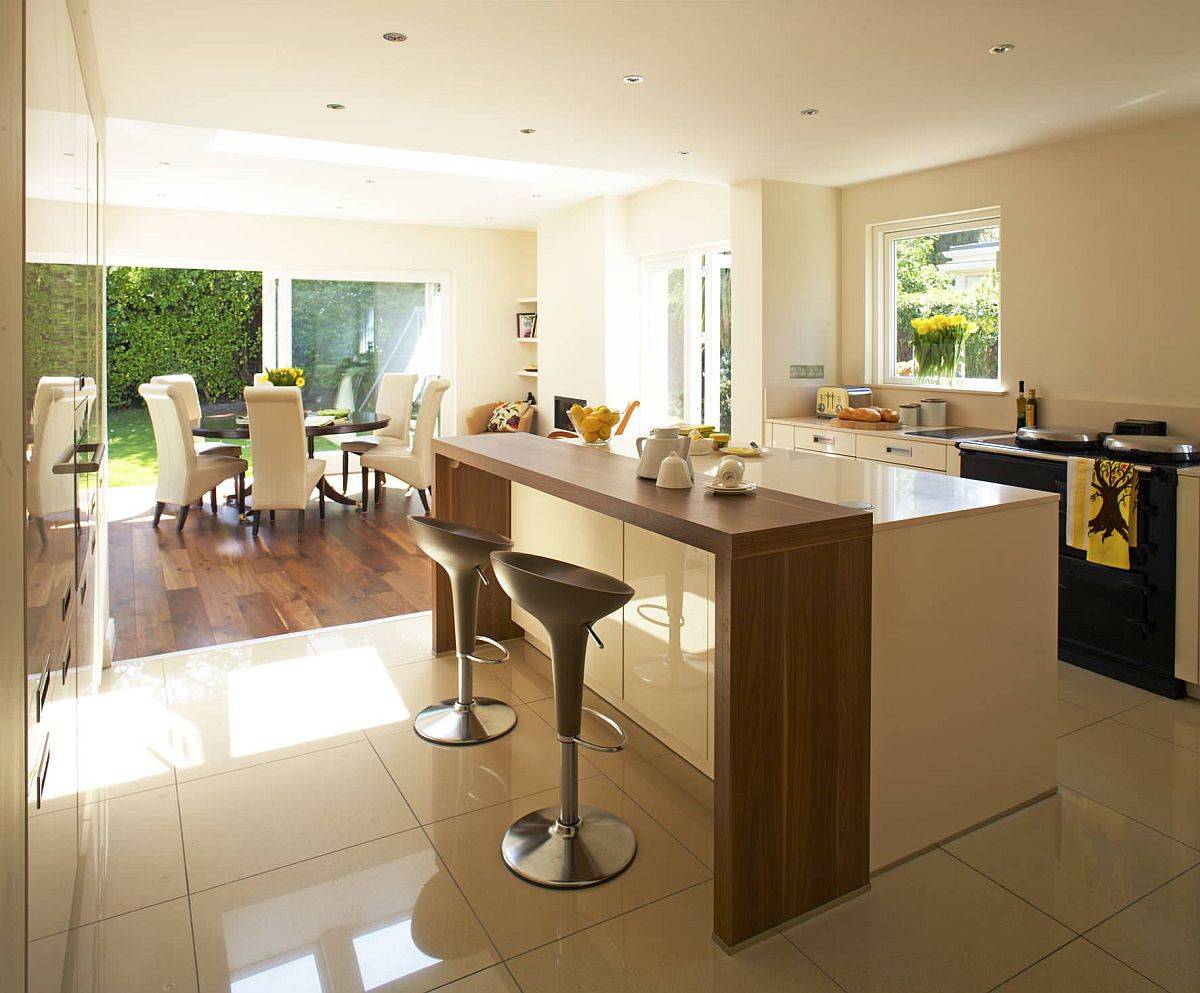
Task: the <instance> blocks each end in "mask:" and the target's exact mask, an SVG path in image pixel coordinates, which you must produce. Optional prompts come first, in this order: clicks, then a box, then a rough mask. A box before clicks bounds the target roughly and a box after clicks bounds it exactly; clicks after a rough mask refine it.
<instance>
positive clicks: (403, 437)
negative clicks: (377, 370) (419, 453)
mask: <svg viewBox="0 0 1200 993" xmlns="http://www.w3.org/2000/svg"><path fill="white" fill-rule="evenodd" d="M416 388H417V377H416V376H415V375H414V374H412V373H407V372H385V373H384V374H383V378H382V379H381V380H380V382H379V393H378V394H377V395H376V398H375V413H377V414H386V415H387V416H388V417H390V418H391V420H390V421H388V423H387V426H386V427H382V428H380V429H379V430H378V431H376V432H375V433H374V434H373V435H370V436H368V437H366V438H351V439H350V440H349V441H343V442H342V492H343V493H345V492H346V488H347V487H348V486H349V485H350V453H351V452H353V453H354V454H355V455H357V456H358V457H359V458H360V459H361V458H362V456H363V453H364V452H369V451H371V449H373V448H374V447H375V446H376V445H378V444H379V439H380V438H394V439H395V440H396V441H398V442H399V443H400V444H401V445H407V444H408V421H409V418H411V417H412V405H413V391H414V390H416Z"/></svg>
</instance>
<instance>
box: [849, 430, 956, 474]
mask: <svg viewBox="0 0 1200 993" xmlns="http://www.w3.org/2000/svg"><path fill="white" fill-rule="evenodd" d="M882 433H883V434H886V432H882ZM856 441H857V445H856V448H855V453H856V454H857V456H858V457H859V458H860V459H871V460H872V461H875V462H890V463H892V464H893V465H907V466H912V467H913V468H914V469H935V470H936V471H938V472H945V471H946V446H945V445H934V444H931V443H930V442H927V441H914V440H913V439H912V438H888V437H880V436H879V435H875V434H872V435H860V436H859V437H858V438H857V439H856Z"/></svg>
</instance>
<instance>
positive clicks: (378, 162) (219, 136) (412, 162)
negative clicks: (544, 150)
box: [213, 130, 556, 182]
mask: <svg viewBox="0 0 1200 993" xmlns="http://www.w3.org/2000/svg"><path fill="white" fill-rule="evenodd" d="M213 148H214V149H215V150H216V151H218V152H228V153H230V154H233V155H259V156H264V157H266V158H275V159H300V160H303V161H306V162H338V163H341V164H343V165H358V166H371V167H372V168H380V169H401V170H404V171H406V172H431V173H440V174H443V175H448V176H478V177H481V178H484V179H509V180H515V181H519V182H532V181H533V180H536V179H541V178H542V177H543V176H545V175H547V174H548V173H551V172H553V171H554V170H555V168H556V167H555V166H552V165H543V164H542V163H538V162H512V161H509V160H507V159H485V158H479V157H478V156H474V155H447V154H444V153H442V152H418V151H415V150H413V149H407V148H388V147H385V146H383V145H355V144H351V143H350V142H345V141H321V140H319V139H316V138H289V137H287V136H286V135H277V134H258V133H256V132H253V131H226V130H220V131H218V132H217V133H216V137H215V138H214V139H213Z"/></svg>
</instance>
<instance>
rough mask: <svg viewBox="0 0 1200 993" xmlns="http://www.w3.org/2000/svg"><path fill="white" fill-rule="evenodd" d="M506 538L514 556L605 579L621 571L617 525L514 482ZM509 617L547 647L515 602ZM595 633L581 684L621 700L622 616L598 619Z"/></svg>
mask: <svg viewBox="0 0 1200 993" xmlns="http://www.w3.org/2000/svg"><path fill="white" fill-rule="evenodd" d="M511 536H512V539H513V542H514V547H515V548H516V550H517V551H519V552H530V553H531V554H533V555H545V556H546V557H547V558H552V559H561V560H562V561H563V562H570V563H571V564H573V565H579V566H583V567H584V568H586V569H596V570H598V571H599V572H603V573H607V574H608V575H610V576H616V577H620V575H621V573H622V562H621V556H622V541H621V522H620V521H618V520H616V519H615V518H612V517H605V516H604V515H603V514H598V513H596V512H595V511H594V510H588V509H587V508H585V507H578V506H576V505H575V504H573V503H567V501H565V500H560V499H559V498H558V497H554V496H550V495H549V494H548V493H542V492H540V491H539V490H533V489H530V488H529V487H527V486H521V485H520V484H519V483H513V484H512V534H511ZM512 618H513V620H514V621H516V622H517V623H518V624H519V625H521V627H523V628H524V629H525V630H526V631H528V632H529V633H530V635H532V637H533V638H534V639H535V640H536V641H538V642H540V643H541V644H542V645H548V644H549V642H548V639H547V636H546V629H545V628H543V627H542V625H541V624H539V623H538V622H537V621H536V620H535V619H534V618H533V617H532V616H531V615H530V614H527V613H526V612H525V611H524V610H522V609H521V608H520V607H518V606H517V605H516V604H515V603H514V604H513V607H512ZM596 634H597V635H599V637H600V640H601V641H603V642H604V647H603V648H601V647H600V646H599V645H597V644H596V643H595V642H591V641H589V643H588V650H587V664H586V667H585V669H584V682H585V683H586V684H587V685H588V686H590V687H591V688H592V689H594V690H596V691H597V692H598V693H601V694H602V695H604V696H608V697H610V698H616V699H620V697H621V642H622V637H621V614H620V613H616V614H613V615H612V616H610V617H606V618H604V619H603V620H602V621H600V623H598V624H597V625H596Z"/></svg>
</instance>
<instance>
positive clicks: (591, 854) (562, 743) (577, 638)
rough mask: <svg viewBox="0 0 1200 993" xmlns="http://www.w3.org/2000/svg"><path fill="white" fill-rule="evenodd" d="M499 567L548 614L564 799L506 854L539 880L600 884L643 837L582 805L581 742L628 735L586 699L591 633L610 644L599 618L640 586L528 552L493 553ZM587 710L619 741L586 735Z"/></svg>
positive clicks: (513, 835) (511, 586)
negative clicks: (597, 625) (600, 634)
mask: <svg viewBox="0 0 1200 993" xmlns="http://www.w3.org/2000/svg"><path fill="white" fill-rule="evenodd" d="M492 568H493V569H494V570H495V573H496V578H497V579H498V580H499V581H500V585H501V586H502V587H504V590H505V592H506V593H508V595H509V596H510V597H511V598H512V600H513V601H514V602H515V603H517V604H519V605H520V606H521V607H523V608H524V609H525V610H527V611H529V613H531V614H532V615H533V616H534V617H536V618H537V619H538V620H539V621H541V622H542V624H543V626H544V627H545V628H546V631H547V633H548V634H549V636H550V655H551V664H552V665H553V668H554V710H555V728H556V732H557V737H558V743H559V764H560V772H559V802H558V806H557V807H544V808H542V809H541V810H535V811H533V812H532V813H529V814H526V815H525V816H524V817H522V818H520V819H519V820H518V821H516V822H515V823H514V824H512V825H511V826H510V827H509V829H508V830H507V831H506V832H505V835H504V840H503V841H502V842H501V846H500V850H501V854H502V855H503V857H504V862H505V864H506V865H507V866H508V868H509V869H511V870H512V871H513V872H514V873H515V874H516V875H518V876H520V877H521V878H522V879H525V880H528V881H529V882H531V883H537V884H538V885H539V886H549V887H553V888H558V889H579V888H582V887H585V886H595V885H596V884H598V883H603V882H605V881H606V880H609V879H612V878H613V877H614V876H616V875H618V874H620V873H621V872H623V871H624V870H625V869H626V868H627V867H628V866H629V864H630V863H631V862H632V861H633V859H634V856H635V855H636V854H637V836H636V835H634V833H633V830H632V829H631V828H630V827H629V825H628V824H626V823H625V822H624V821H623V820H621V819H620V818H619V817H617V816H616V815H615V814H612V813H610V812H609V811H607V810H602V809H600V808H599V807H592V806H587V805H585V806H580V804H579V754H578V752H579V747H580V746H583V747H584V748H591V749H595V750H597V751H604V752H617V751H620V750H621V749H623V748H624V747H625V745H626V743H627V741H628V739H627V737H626V735H625V733H624V732H623V731H622V730H621V729H620V727H619V726H618V725H617V723H616V722H615V721H613V720H611V719H610V718H608V717H605V716H604V715H603V714H600V713H597V712H596V711H594V710H591V709H590V708H586V707H584V706H583V667H584V661H585V658H586V655H587V639H588V636H589V635H591V637H592V638H594V639H595V640H596V643H597V644H599V645H600V646H601V647H603V644H602V643H601V642H600V639H599V638H598V637H597V636H596V632H595V631H594V630H593V628H592V625H593V624H594V623H595V622H596V621H598V620H599V619H600V618H602V617H605V616H607V615H608V614H611V613H612V612H613V611H615V610H619V609H620V608H621V607H622V606H623V605H624V604H625V603H626V602H628V601H629V599H630V598H631V597H632V596H633V592H634V591H633V589H632V588H631V587H629V586H627V585H626V584H625V583H622V582H621V581H620V580H619V579H614V578H613V577H611V576H606V575H605V574H604V573H601V572H594V571H593V570H590V569H581V568H579V567H578V566H573V565H569V564H568V563H566V562H558V561H556V560H554V559H547V558H542V557H540V556H537V555H526V554H523V553H521V552H508V551H501V552H495V553H493V555H492ZM585 710H586V711H587V712H588V713H590V714H592V715H593V716H594V717H597V718H598V719H600V720H601V721H603V722H604V723H606V724H608V725H609V727H611V728H612V729H613V730H614V731H615V732H616V735H617V739H616V741H615V743H613V744H601V743H599V742H592V741H587V740H586V739H584V738H583V737H581V735H580V731H581V724H582V719H583V713H584V711H585Z"/></svg>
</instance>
